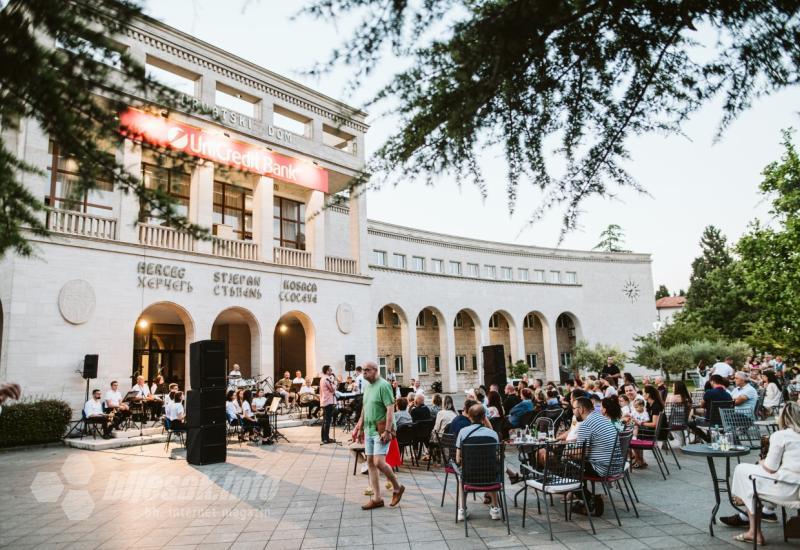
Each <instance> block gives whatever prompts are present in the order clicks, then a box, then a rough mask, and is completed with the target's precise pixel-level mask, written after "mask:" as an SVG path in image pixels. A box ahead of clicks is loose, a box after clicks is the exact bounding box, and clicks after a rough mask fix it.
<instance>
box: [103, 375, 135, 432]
mask: <svg viewBox="0 0 800 550" xmlns="http://www.w3.org/2000/svg"><path fill="white" fill-rule="evenodd" d="M104 399H105V402H106V410H107V411H109V412H111V411H114V421H113V422H112V428H113V429H115V430H116V429H117V428H119V425H120V424H122V422H123V421H124V420H125V419H126V418H127V417H128V416H130V414H131V411H130V408H129V407H128V404H127V403H123V402H122V394H121V393H120V392H119V382H117V381H116V380H114V381H112V382H111V389H110V390H108V391H107V392H106V395H105V398H104Z"/></svg>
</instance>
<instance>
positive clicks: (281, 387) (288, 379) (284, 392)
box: [275, 370, 293, 406]
mask: <svg viewBox="0 0 800 550" xmlns="http://www.w3.org/2000/svg"><path fill="white" fill-rule="evenodd" d="M291 389H292V375H291V374H289V371H288V370H287V371H286V372H284V373H283V378H281V379H280V380H278V381H277V382H275V393H277V394H278V395H280V396H281V397H282V398H283V402H284V403H285V404H286V406H289V402H290V401H291V400H292V397H293V394H292V392H291Z"/></svg>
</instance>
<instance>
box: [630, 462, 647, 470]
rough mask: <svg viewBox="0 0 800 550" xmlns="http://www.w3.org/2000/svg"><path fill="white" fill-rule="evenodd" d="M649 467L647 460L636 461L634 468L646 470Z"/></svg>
mask: <svg viewBox="0 0 800 550" xmlns="http://www.w3.org/2000/svg"><path fill="white" fill-rule="evenodd" d="M645 468H647V462H634V463H633V469H634V470H644V469H645Z"/></svg>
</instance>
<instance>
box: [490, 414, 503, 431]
mask: <svg viewBox="0 0 800 550" xmlns="http://www.w3.org/2000/svg"><path fill="white" fill-rule="evenodd" d="M489 423H491V425H492V429H493V430H494V431H496V432H497V433H498V434H500V432H501V431H502V429H503V419H502V418H500V417H499V416H495V417H494V418H490V419H489Z"/></svg>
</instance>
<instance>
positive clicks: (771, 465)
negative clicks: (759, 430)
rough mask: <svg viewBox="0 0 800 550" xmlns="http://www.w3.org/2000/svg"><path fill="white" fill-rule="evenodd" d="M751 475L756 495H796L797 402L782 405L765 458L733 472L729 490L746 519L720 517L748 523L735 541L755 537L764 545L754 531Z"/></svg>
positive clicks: (799, 460) (799, 481)
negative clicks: (744, 511)
mask: <svg viewBox="0 0 800 550" xmlns="http://www.w3.org/2000/svg"><path fill="white" fill-rule="evenodd" d="M751 476H755V479H756V487H757V489H758V494H759V496H762V497H768V498H769V499H770V500H773V499H774V500H777V501H787V500H795V499H796V498H797V487H798V485H800V405H798V404H797V403H787V404H786V406H785V407H784V408H783V411H782V412H781V414H780V416H779V417H778V431H776V432H774V433H773V434H772V435H770V437H769V451H768V452H767V456H766V458H764V459H763V460H761V461H760V463H758V464H746V463H742V464H739V465H738V466H736V470H734V472H733V484H732V485H731V493H732V494H733V495H735V496H737V497H739V499H741V501H742V503H743V504H744V506H745V507H746V508H747V518H744V517H742V516H731V517H729V518H722V520H723V522H724V523H725V524H727V525H738V524H740V523H744V522H746V521H747V522H749V526H750V528H749V530H748V531H747V532H745V533H742V534H740V535H736V536H735V537H734V540H736V541H738V542H748V543H752V542H753V538H756V540H757V542H758V544H764V533H762V532H761V530H760V529H759V530H758V531H756V524H755V523H756V522H755V511H754V508H753V504H754V503H753V481H752V480H751V479H750V477H751ZM736 520H738V522H737V521H736Z"/></svg>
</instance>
